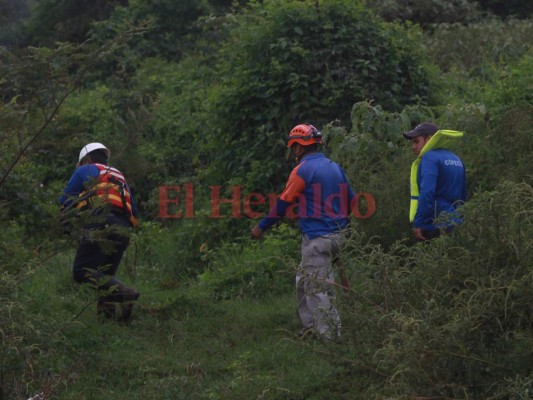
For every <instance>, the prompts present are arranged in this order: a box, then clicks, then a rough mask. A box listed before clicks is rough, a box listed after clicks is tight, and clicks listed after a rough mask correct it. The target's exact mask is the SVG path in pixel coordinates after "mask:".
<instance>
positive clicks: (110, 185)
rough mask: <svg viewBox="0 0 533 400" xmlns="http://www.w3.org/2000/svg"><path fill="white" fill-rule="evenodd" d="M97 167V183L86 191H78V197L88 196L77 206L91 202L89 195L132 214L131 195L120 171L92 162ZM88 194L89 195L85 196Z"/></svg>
mask: <svg viewBox="0 0 533 400" xmlns="http://www.w3.org/2000/svg"><path fill="white" fill-rule="evenodd" d="M93 165H94V166H95V167H96V168H98V171H99V175H98V178H97V183H96V184H95V185H94V186H93V187H92V188H91V189H90V190H89V193H88V192H83V193H80V198H83V197H89V198H88V199H87V200H85V201H80V202H79V204H78V207H80V208H81V207H84V206H86V205H87V202H91V199H90V197H96V198H98V199H99V201H100V202H101V203H103V204H111V205H112V206H114V207H117V208H120V209H122V210H123V211H124V212H125V214H127V215H129V216H130V217H131V216H133V211H132V208H131V195H130V192H129V191H128V188H127V187H126V179H125V178H124V175H122V173H121V172H120V171H119V170H118V169H116V168H113V167H110V166H108V165H103V164H96V163H95V164H93ZM87 195H89V196H87Z"/></svg>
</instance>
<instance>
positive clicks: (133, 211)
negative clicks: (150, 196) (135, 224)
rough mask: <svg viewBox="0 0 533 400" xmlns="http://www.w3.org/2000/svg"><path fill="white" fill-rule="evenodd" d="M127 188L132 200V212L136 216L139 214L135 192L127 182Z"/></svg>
mask: <svg viewBox="0 0 533 400" xmlns="http://www.w3.org/2000/svg"><path fill="white" fill-rule="evenodd" d="M126 188H127V189H128V192H129V194H130V200H131V212H132V214H133V216H134V217H135V218H137V217H138V216H139V214H138V212H137V204H135V199H134V198H133V193H132V192H131V189H130V187H129V185H128V184H127V183H126Z"/></svg>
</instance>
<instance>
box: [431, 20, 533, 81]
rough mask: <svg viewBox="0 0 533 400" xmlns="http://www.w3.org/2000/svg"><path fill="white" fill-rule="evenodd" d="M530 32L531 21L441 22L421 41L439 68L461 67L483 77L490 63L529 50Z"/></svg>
mask: <svg viewBox="0 0 533 400" xmlns="http://www.w3.org/2000/svg"><path fill="white" fill-rule="evenodd" d="M532 35H533V22H532V21H531V20H523V21H521V20H516V19H509V20H506V21H501V20H498V19H484V20H482V21H479V22H476V23H471V24H469V25H462V24H440V25H439V26H437V27H435V29H434V30H433V32H432V33H429V34H428V35H426V36H425V37H424V41H425V42H426V43H427V46H428V51H429V54H430V56H431V58H432V59H433V60H434V61H435V63H436V64H438V65H439V66H440V68H441V69H442V70H444V71H448V70H464V71H466V72H467V73H470V76H472V77H482V78H485V79H486V78H487V75H488V76H489V77H490V72H491V68H492V66H496V65H502V64H503V65H505V64H507V63H512V62H515V61H517V60H519V59H520V57H522V56H523V55H524V54H526V53H527V52H528V51H530V50H531V49H532V45H531V41H530V40H529V38H531V36H532Z"/></svg>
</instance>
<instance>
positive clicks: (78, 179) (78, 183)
mask: <svg viewBox="0 0 533 400" xmlns="http://www.w3.org/2000/svg"><path fill="white" fill-rule="evenodd" d="M91 167H93V168H91ZM96 176H98V169H97V168H96V167H94V166H92V165H83V166H81V167H78V168H76V171H74V173H73V174H72V176H71V177H70V179H69V181H68V183H67V187H66V188H65V190H64V191H63V195H62V196H61V197H60V198H59V204H61V207H62V208H64V207H67V206H69V205H70V204H71V203H72V201H73V199H75V198H77V197H78V196H79V195H80V193H81V192H83V191H84V190H85V187H84V185H85V182H87V181H88V180H89V179H91V178H93V177H96Z"/></svg>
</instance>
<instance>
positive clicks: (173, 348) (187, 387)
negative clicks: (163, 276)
mask: <svg viewBox="0 0 533 400" xmlns="http://www.w3.org/2000/svg"><path fill="white" fill-rule="evenodd" d="M70 262H71V259H69V258H68V257H66V258H64V259H63V260H59V265H57V264H56V265H52V264H49V265H48V266H46V267H45V268H43V269H41V270H39V271H38V272H37V273H36V274H35V275H33V276H32V277H31V279H28V281H27V282H26V283H25V285H24V291H23V293H21V297H23V298H24V301H25V303H26V304H27V305H28V310H29V311H30V312H31V313H35V315H39V316H40V317H41V320H42V321H43V326H46V327H47V328H46V329H43V342H44V344H42V345H41V346H42V347H45V348H46V357H45V358H44V359H43V360H42V361H41V362H40V364H41V365H35V366H34V368H35V370H36V373H37V374H40V375H42V374H43V372H44V371H43V369H47V370H48V373H49V374H50V376H51V378H50V388H48V389H47V390H48V391H49V392H51V393H52V395H53V396H52V398H54V399H56V398H57V399H76V400H80V399H95V400H96V399H109V398H113V399H317V400H318V399H332V398H334V399H357V398H364V397H359V395H358V392H359V390H360V389H361V387H364V381H365V379H366V378H365V377H364V376H359V375H357V374H355V373H354V371H353V368H352V367H351V366H350V365H349V364H346V365H343V362H341V361H339V360H337V359H336V357H335V356H334V355H333V354H335V353H337V354H338V353H339V348H340V347H341V346H343V344H342V342H341V343H323V342H320V341H316V340H312V339H306V340H301V339H299V338H298V337H297V336H296V331H297V330H298V328H299V323H298V320H297V317H296V311H295V310H296V304H295V299H294V296H293V293H286V294H283V295H280V296H275V297H270V298H266V299H262V300H261V301H259V300H242V299H235V300H228V301H224V302H214V301H212V300H211V299H210V298H209V297H207V296H206V295H205V294H203V293H202V292H201V291H199V290H197V289H196V288H195V286H194V285H191V284H182V285H177V287H174V288H171V289H158V288H156V287H153V286H150V283H149V282H153V281H154V280H156V279H157V277H156V276H154V275H153V274H152V275H150V274H148V271H144V272H143V271H138V274H137V279H136V286H137V288H138V289H139V290H141V291H142V293H143V294H142V295H141V298H140V299H139V301H138V304H137V305H136V307H135V308H134V315H133V318H132V320H131V322H130V323H129V324H127V325H124V324H119V323H117V322H114V321H103V322H102V321H99V320H98V319H97V317H96V313H95V304H94V303H93V301H94V293H93V292H92V291H91V290H89V289H88V288H80V286H78V285H76V284H75V283H73V282H72V281H71V276H70ZM121 272H122V274H121ZM120 275H122V276H123V275H124V273H123V271H122V270H119V277H120ZM143 277H144V278H145V279H144V280H143ZM143 282H144V283H143ZM126 283H127V280H126ZM44 331H46V332H44ZM344 353H346V356H347V357H351V355H350V354H348V353H349V349H346V350H345V351H344ZM39 369H41V370H39ZM358 387H359V389H358ZM41 389H42V388H36V387H35V388H34V387H32V385H31V382H28V392H29V393H28V394H29V395H31V394H32V393H31V390H34V391H39V390H41Z"/></svg>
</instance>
